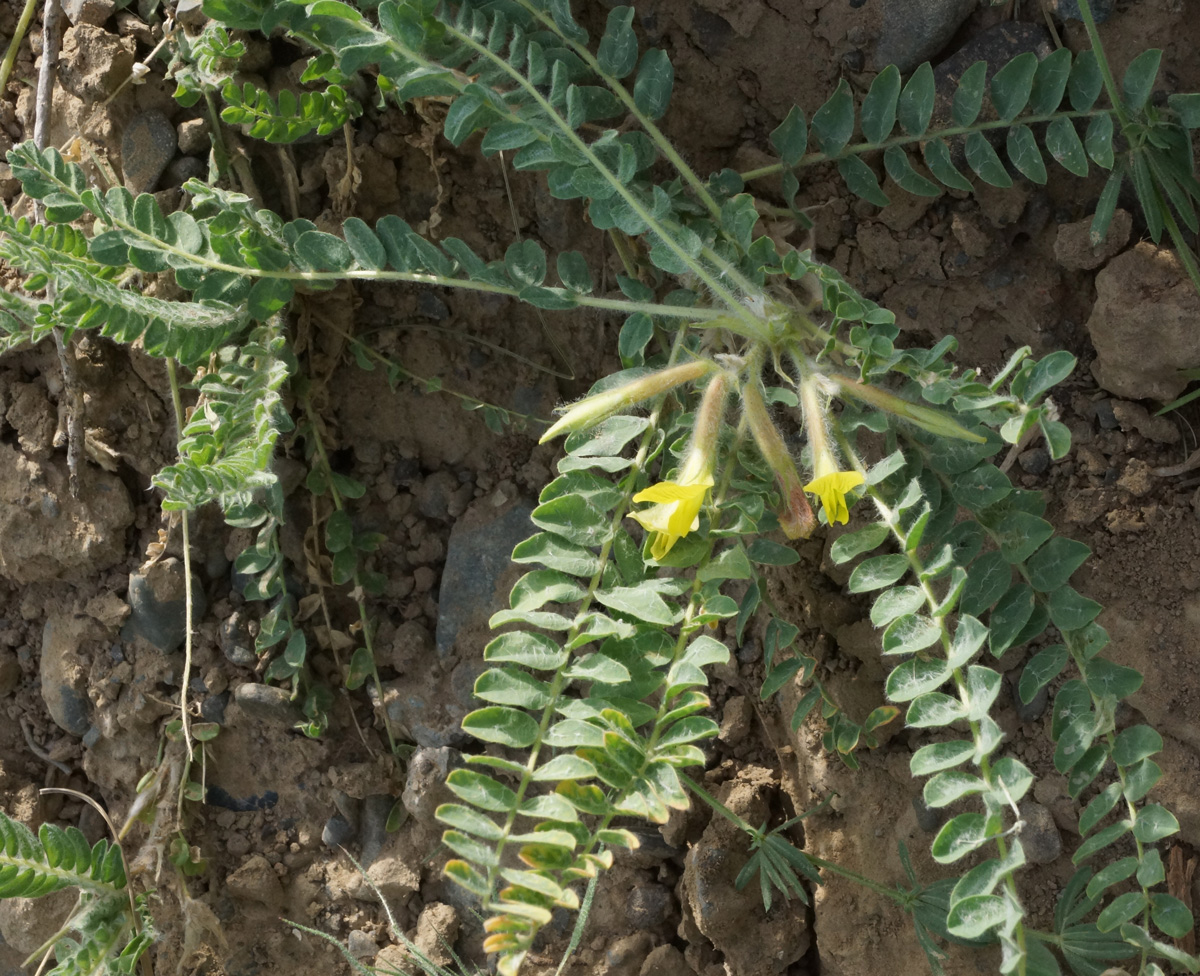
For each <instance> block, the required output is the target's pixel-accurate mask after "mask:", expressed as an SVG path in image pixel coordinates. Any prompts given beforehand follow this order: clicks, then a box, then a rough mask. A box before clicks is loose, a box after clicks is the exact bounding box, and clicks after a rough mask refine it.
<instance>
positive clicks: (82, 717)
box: [39, 611, 104, 735]
mask: <svg viewBox="0 0 1200 976" xmlns="http://www.w3.org/2000/svg"><path fill="white" fill-rule="evenodd" d="M103 639H104V631H103V629H102V628H101V627H100V625H99V624H98V623H97V622H96V621H95V620H93V619H92V618H91V617H86V616H83V615H78V616H77V615H75V614H73V613H71V612H70V611H63V612H61V613H51V615H50V616H48V617H47V618H46V625H45V626H44V627H43V628H42V653H41V661H40V664H39V671H40V676H41V682H42V700H43V701H45V703H46V709H47V710H48V711H49V712H50V717H51V718H52V719H54V722H55V724H56V725H58V727H59V728H61V729H63V730H64V731H66V732H70V733H71V734H72V735H83V734H84V733H85V732H87V730H88V726H89V725H91V713H92V703H91V702H90V701H89V700H88V696H87V679H88V659H87V657H86V656H85V655H86V652H87V649H88V648H87V645H88V644H89V643H91V642H98V641H101V640H103Z"/></svg>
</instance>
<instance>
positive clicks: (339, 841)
mask: <svg viewBox="0 0 1200 976" xmlns="http://www.w3.org/2000/svg"><path fill="white" fill-rule="evenodd" d="M354 834H355V830H354V828H353V827H352V826H350V823H349V822H348V821H347V820H346V818H345V817H343V816H342V815H341V814H340V813H335V814H334V815H333V816H332V817H330V818H329V819H328V820H326V821H325V826H324V827H323V828H322V830H321V843H323V844H324V845H325V846H326V847H332V848H333V849H334V850H337V849H338V848H339V847H345V846H346V845H347V844H349V843H350V842H351V841H352V840H354Z"/></svg>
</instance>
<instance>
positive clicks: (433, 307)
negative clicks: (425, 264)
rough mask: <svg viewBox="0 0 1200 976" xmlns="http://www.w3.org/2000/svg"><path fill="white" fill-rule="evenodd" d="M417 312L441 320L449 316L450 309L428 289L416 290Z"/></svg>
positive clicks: (437, 320) (436, 320)
mask: <svg viewBox="0 0 1200 976" xmlns="http://www.w3.org/2000/svg"><path fill="white" fill-rule="evenodd" d="M417 314H419V315H424V316H425V317H426V318H430V319H433V320H434V321H435V322H442V321H444V320H446V319H448V318H450V309H449V308H447V307H446V303H445V302H443V301H442V300H441V299H440V298H438V297H437V295H435V294H434V293H433V292H431V291H429V290H428V289H422V290H421V291H419V292H417Z"/></svg>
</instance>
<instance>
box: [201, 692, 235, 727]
mask: <svg viewBox="0 0 1200 976" xmlns="http://www.w3.org/2000/svg"><path fill="white" fill-rule="evenodd" d="M230 697H231V696H230V694H229V692H227V691H222V692H221V693H220V694H217V695H209V696H208V697H207V698H205V699H204V701H203V702H202V703H201V705H200V717H201V718H203V719H204V721H206V722H216V723H217V725H224V724H225V709H226V708H227V707H228V706H229V699H230Z"/></svg>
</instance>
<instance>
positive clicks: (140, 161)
mask: <svg viewBox="0 0 1200 976" xmlns="http://www.w3.org/2000/svg"><path fill="white" fill-rule="evenodd" d="M176 145H177V141H176V135H175V126H173V125H171V123H170V122H169V121H168V120H167V117H166V116H165V115H163V114H162V112H159V111H157V110H152V111H149V112H142V113H141V114H140V115H138V116H136V117H135V118H134V119H133V121H131V122H130V123H129V125H127V126H126V127H125V131H124V133H122V135H121V171H122V173H123V175H124V177H125V188H126V189H127V190H129V191H130V192H131V193H149V192H150V191H152V190H153V189H154V188H155V187H156V186H157V185H158V180H159V177H160V176H162V174H163V170H165V169H166V168H167V164H168V163H169V162H170V161H171V159H172V158H173V157H174V155H175V147H176Z"/></svg>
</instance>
